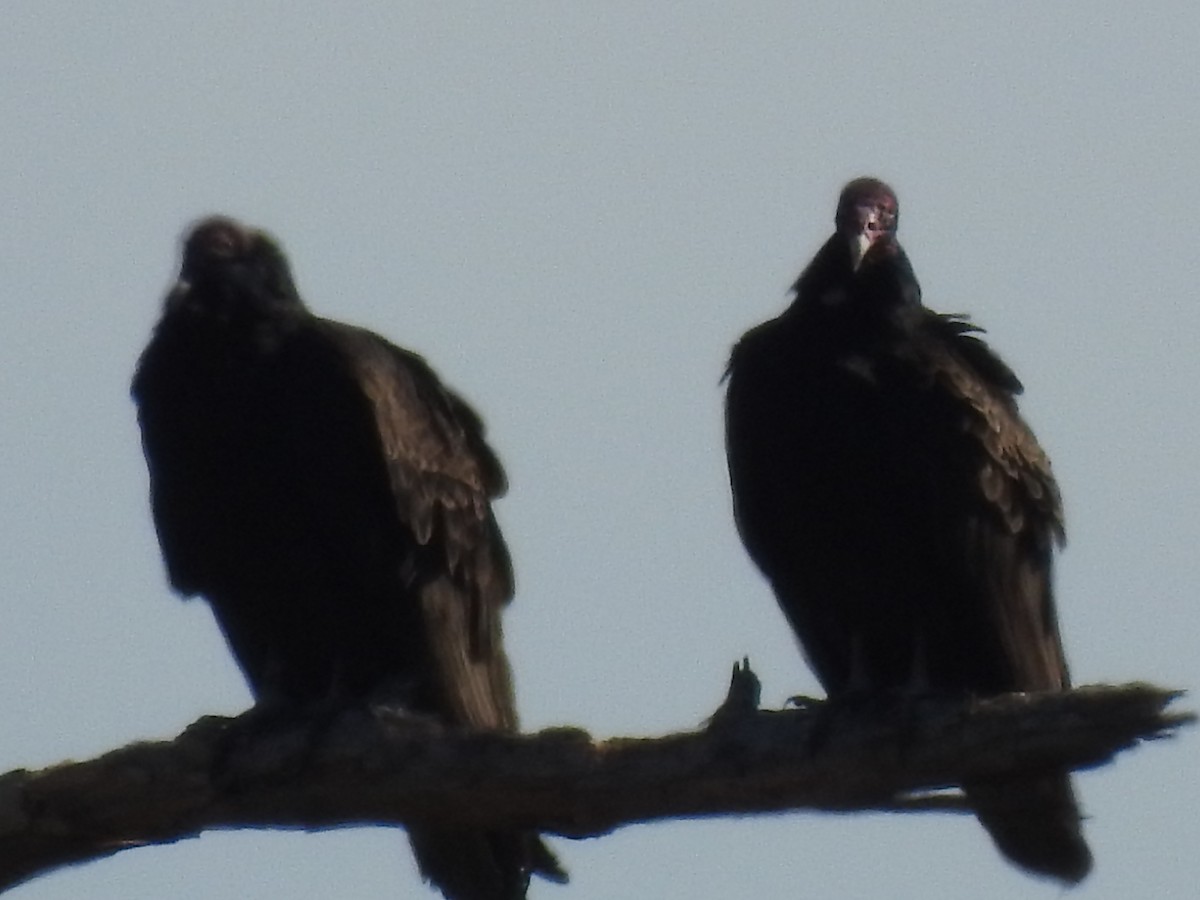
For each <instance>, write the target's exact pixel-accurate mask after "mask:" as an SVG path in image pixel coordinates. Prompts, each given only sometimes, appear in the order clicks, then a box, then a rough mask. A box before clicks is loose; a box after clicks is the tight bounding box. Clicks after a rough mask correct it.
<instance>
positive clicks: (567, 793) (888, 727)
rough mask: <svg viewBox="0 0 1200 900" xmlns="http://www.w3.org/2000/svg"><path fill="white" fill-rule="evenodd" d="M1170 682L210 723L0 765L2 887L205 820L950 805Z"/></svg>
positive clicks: (612, 820)
mask: <svg viewBox="0 0 1200 900" xmlns="http://www.w3.org/2000/svg"><path fill="white" fill-rule="evenodd" d="M1178 696H1179V693H1178V692H1175V691H1169V690H1164V689H1162V688H1157V687H1154V686H1151V685H1145V684H1130V685H1125V686H1121V687H1109V686H1097V687H1087V688H1081V689H1078V690H1074V691H1070V692H1067V693H1061V694H1041V695H1025V694H1012V695H1006V696H1002V697H997V698H993V699H988V700H974V701H958V700H945V699H921V700H908V701H902V700H897V701H893V702H890V703H888V702H882V701H879V702H871V703H867V704H856V705H854V706H852V707H845V706H831V705H829V704H825V703H821V702H817V701H811V702H806V703H804V704H803V707H802V708H800V709H791V710H784V711H775V712H770V711H758V710H757V709H756V708H755V707H756V706H757V680H756V679H754V676H753V675H752V673H750V672H749V669H748V668H747V669H745V670H740V669H738V670H735V677H734V683H733V686H732V687H731V689H730V696H729V698H728V699H727V700H726V702H725V703H724V704H723V705H722V707H721V709H719V710H718V711H717V713H716V715H714V716H713V719H712V720H711V721H710V722H709V724H708V726H707V727H706V728H705V729H703V730H701V731H696V732H688V733H683V734H674V735H668V736H666V737H661V738H653V739H648V738H614V739H610V740H596V739H594V738H592V737H591V736H590V735H588V734H587V733H586V732H584V731H582V730H578V729H571V728H556V729H548V730H546V731H542V732H539V733H538V734H532V735H500V734H481V733H466V732H455V731H447V730H445V729H442V728H440V727H438V726H437V725H436V724H433V723H430V722H428V721H425V720H421V719H416V718H414V717H412V716H409V715H405V714H403V713H401V712H398V711H395V710H389V709H382V708H375V709H371V710H364V709H358V710H340V711H329V710H326V711H325V712H324V713H317V714H315V715H313V716H311V717H305V718H300V717H295V718H287V717H284V716H280V715H270V714H264V713H257V712H251V713H247V714H245V715H243V716H240V717H238V718H236V719H225V718H216V717H206V718H203V719H200V720H199V721H197V722H196V723H195V724H193V725H192V726H190V727H189V728H188V729H187V730H186V731H184V732H183V734H181V735H180V736H179V737H178V738H176V739H175V740H173V741H169V742H161V743H136V744H131V745H129V746H127V747H123V748H121V749H119V750H114V751H112V752H110V753H107V754H105V755H103V756H101V757H99V758H97V759H94V760H89V761H86V762H67V763H62V764H60V765H57V766H53V767H51V768H48V769H43V770H41V771H38V772H29V771H26V770H17V771H14V772H9V773H8V774H6V775H3V776H0V891H2V890H5V889H7V888H9V887H12V886H14V885H16V884H19V883H20V882H22V881H25V880H27V879H29V878H31V877H33V876H35V875H38V874H41V873H43V872H46V871H48V870H50V869H53V868H55V867H57V866H62V865H66V864H70V863H75V862H80V861H83V860H88V859H95V858H99V857H103V856H107V855H110V854H113V853H116V852H117V851H119V850H123V849H127V848H130V847H135V846H142V845H145V844H154V843H165V842H171V841H177V840H180V839H183V838H188V837H195V836H196V835H198V834H199V833H200V832H202V831H205V830H207V829H214V828H265V827H273V828H296V829H324V828H335V827H342V826H349V825H362V824H384V825H399V824H402V823H404V822H416V821H427V822H438V823H453V824H455V825H471V826H486V827H499V826H505V827H512V826H520V827H536V828H538V829H541V830H544V831H549V832H557V833H559V834H562V835H566V836H569V837H586V836H593V835H598V834H602V833H604V832H606V831H610V830H612V829H614V828H617V827H620V826H622V825H627V824H631V823H634V822H645V821H650V820H655V819H669V818H679V817H693V816H722V815H745V814H750V813H761V812H777V811H781V810H799V809H810V810H840V811H850V810H889V811H898V812H902V811H913V810H956V809H962V808H963V804H962V801H961V797H960V796H959V795H958V794H957V793H945V792H942V793H935V792H938V791H941V790H942V789H944V788H948V787H951V786H953V785H956V784H959V783H961V782H962V781H964V780H972V781H977V780H980V779H985V778H988V777H992V776H996V775H1000V774H1003V773H1011V772H1013V771H1016V770H1022V771H1028V770H1037V769H1043V768H1059V769H1061V768H1070V769H1079V768H1086V767H1091V766H1097V765H1101V764H1103V763H1105V762H1108V761H1109V760H1110V759H1112V757H1113V756H1114V755H1115V754H1116V753H1117V752H1119V751H1121V750H1124V749H1128V748H1130V747H1133V746H1134V745H1135V744H1137V743H1138V742H1139V741H1142V740H1147V739H1153V738H1159V737H1163V736H1166V735H1169V734H1171V733H1173V732H1174V731H1175V730H1176V729H1177V728H1178V727H1180V726H1182V725H1184V724H1187V723H1190V722H1192V721H1193V719H1194V717H1193V716H1192V715H1191V714H1187V713H1171V712H1167V710H1166V708H1167V706H1168V705H1169V704H1170V703H1171V702H1172V701H1173V700H1174V699H1176V698H1177V697H1178Z"/></svg>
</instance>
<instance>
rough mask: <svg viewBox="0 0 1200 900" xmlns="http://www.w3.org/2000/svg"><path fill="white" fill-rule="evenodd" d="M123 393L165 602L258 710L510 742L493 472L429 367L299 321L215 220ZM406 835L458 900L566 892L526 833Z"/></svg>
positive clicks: (307, 317) (277, 280)
mask: <svg viewBox="0 0 1200 900" xmlns="http://www.w3.org/2000/svg"><path fill="white" fill-rule="evenodd" d="M133 396H134V399H135V401H136V403H137V407H138V422H139V424H140V425H141V429H142V442H143V447H144V449H145V454H146V462H147V465H148V467H149V470H150V499H151V506H152V510H153V514H154V522H155V526H156V528H157V531H158V538H159V543H160V544H161V546H162V551H163V557H164V559H165V562H166V567H167V573H168V576H169V578H170V581H171V584H172V586H173V587H174V588H175V589H176V590H177V591H179V593H181V594H183V595H185V596H191V595H200V596H202V597H204V598H205V599H207V600H208V602H209V603H210V604H211V606H212V609H213V612H214V613H215V615H216V619H217V622H218V623H219V624H220V627H221V629H222V631H223V632H224V634H225V638H226V640H227V641H228V643H229V647H230V649H231V650H232V651H233V655H234V657H235V658H236V659H237V662H238V664H239V665H240V666H241V669H242V672H243V673H244V674H245V676H246V679H247V681H248V682H249V684H250V688H251V690H252V692H253V693H254V696H255V698H256V699H257V700H258V701H259V702H260V703H266V704H282V705H290V706H293V707H296V706H302V705H308V704H320V703H330V702H334V703H338V702H347V703H356V702H367V701H370V700H372V699H380V700H383V699H390V700H397V699H398V700H400V701H401V702H403V703H404V704H405V705H406V706H407V708H409V709H411V710H413V711H415V712H418V713H423V714H429V715H433V716H435V717H437V718H438V719H440V720H441V721H443V722H445V723H446V724H448V725H450V726H463V727H469V728H478V729H497V730H504V731H512V730H515V729H516V727H517V717H516V712H515V708H514V701H513V693H512V686H511V681H510V672H509V666H508V660H507V659H506V657H505V654H504V648H503V645H502V640H501V628H500V613H501V609H502V607H504V605H505V604H506V603H507V602H508V601H509V599H510V598H511V596H512V590H513V581H512V569H511V565H510V561H509V555H508V551H507V549H506V547H505V544H504V541H503V539H502V538H501V536H500V531H499V529H498V527H497V524H496V520H495V519H494V518H493V516H492V510H491V507H490V500H491V498H493V497H496V496H498V495H500V494H501V493H503V491H504V488H505V478H504V472H503V470H502V469H501V467H500V463H499V462H498V460H497V459H496V456H495V455H494V453H493V452H492V450H491V448H490V447H489V446H488V445H487V443H486V442H485V440H484V429H483V425H482V423H481V421H480V419H479V417H478V416H477V415H476V414H475V412H474V411H473V410H472V409H471V408H470V407H469V406H468V405H467V404H466V403H465V402H464V401H463V400H461V399H460V398H459V397H457V396H456V395H455V394H453V393H452V392H451V391H449V390H448V389H447V388H446V387H444V386H443V385H442V383H441V382H440V381H439V380H438V378H437V376H436V375H435V374H434V373H433V371H432V370H431V369H430V368H429V366H428V365H426V363H425V362H424V360H422V359H421V357H419V356H417V355H415V354H413V353H410V352H408V351H406V350H402V349H401V348H399V347H396V346H393V345H392V344H390V343H388V342H387V341H386V340H384V339H383V338H381V337H379V336H378V335H376V334H373V333H371V332H369V331H365V330H363V329H361V328H355V327H352V326H350V325H344V324H341V323H338V322H332V321H329V320H327V319H321V318H318V317H317V316H315V315H313V314H312V313H311V312H309V310H308V309H307V308H306V307H305V305H304V303H303V302H302V301H301V299H300V297H299V295H298V294H297V292H296V288H295V286H294V284H293V283H292V277H291V274H290V271H289V267H288V262H287V259H286V258H285V257H284V255H283V252H282V251H281V250H280V248H279V247H278V246H277V245H276V243H275V242H274V241H273V240H272V239H271V238H270V237H269V236H268V235H266V234H264V233H262V232H260V231H256V230H253V229H250V228H247V227H245V226H243V225H241V224H239V223H238V222H235V221H233V220H230V219H226V218H221V217H214V218H210V219H207V220H205V221H203V222H201V223H199V224H198V225H197V226H196V227H195V228H194V229H193V230H192V231H191V233H190V234H189V235H188V236H187V237H186V239H185V241H184V246H183V264H182V270H181V272H180V276H179V280H178V282H177V283H176V284H175V286H174V287H173V288H172V290H171V291H170V293H169V294H168V296H167V298H166V304H165V309H164V312H163V315H162V318H161V320H160V321H159V323H158V325H157V327H156V328H155V331H154V335H153V337H152V339H151V341H150V344H149V346H148V347H147V348H146V350H145V352H144V353H143V354H142V357H141V360H140V361H139V363H138V367H137V373H136V375H135V376H134V380H133ZM409 839H410V841H411V842H412V845H413V849H414V852H415V853H416V857H417V861H418V864H419V866H420V869H421V871H422V873H423V874H424V876H425V877H426V878H427V879H429V880H430V881H431V882H433V883H434V884H435V885H436V886H437V887H438V888H440V889H441V891H442V893H443V894H445V896H446V897H448V898H451V900H516V898H522V897H524V896H525V891H526V886H527V883H528V880H529V876H530V874H538V875H541V876H543V877H546V878H549V879H551V880H554V881H565V880H566V876H565V874H564V873H563V872H562V870H561V869H560V868H559V867H558V864H557V862H556V860H555V859H554V857H553V855H552V854H551V853H550V851H549V850H548V849H547V848H546V847H545V846H544V845H543V844H542V842H541V840H540V838H539V837H538V836H537V835H536V834H533V833H506V832H477V831H460V830H454V829H449V828H428V827H416V828H412V829H410V830H409Z"/></svg>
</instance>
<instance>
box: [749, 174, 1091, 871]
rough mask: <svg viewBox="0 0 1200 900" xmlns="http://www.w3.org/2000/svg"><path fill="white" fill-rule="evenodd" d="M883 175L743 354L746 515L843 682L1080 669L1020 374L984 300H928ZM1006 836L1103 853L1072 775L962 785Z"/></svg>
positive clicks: (1044, 864) (763, 562)
mask: <svg viewBox="0 0 1200 900" xmlns="http://www.w3.org/2000/svg"><path fill="white" fill-rule="evenodd" d="M898 217H899V208H898V204H897V201H896V195H895V194H894V193H893V192H892V190H891V189H890V188H889V187H888V186H887V185H886V184H884V183H883V182H880V181H877V180H875V179H873V178H860V179H857V180H855V181H852V182H850V183H849V184H848V185H847V186H846V187H845V189H844V190H843V191H842V194H841V198H840V200H839V201H838V207H837V213H836V217H835V222H836V231H835V233H834V234H833V236H832V237H830V238H829V240H828V241H827V242H826V243H825V245H824V246H823V247H822V248H821V249H820V251H818V253H817V255H816V257H815V258H814V259H813V260H812V262H811V263H809V265H808V267H807V268H806V269H805V270H804V272H803V273H802V274H801V275H800V278H799V280H798V281H797V282H796V284H795V287H794V290H795V300H794V302H793V303H792V304H791V306H790V307H788V309H786V310H785V311H784V312H783V314H782V315H780V316H779V317H778V318H775V319H772V320H771V321H769V322H765V323H763V324H761V325H759V326H757V327H756V328H753V329H751V330H750V331H749V332H747V333H746V334H745V335H744V336H743V337H742V338H741V340H740V341H738V343H737V345H736V346H735V347H734V350H733V354H732V357H731V359H730V363H729V370H728V381H729V383H728V394H727V397H726V449H727V453H728V458H729V475H730V482H731V485H732V490H733V504H734V515H735V518H736V521H737V526H738V530H739V532H740V534H741V537H742V540H743V542H744V543H745V545H746V548H747V550H748V551H749V553H750V556H751V557H752V558H753V559H754V562H755V563H756V564H757V565H758V567H759V568H760V569H761V570H762V571H763V573H764V574H765V575H766V577H767V579H768V580H769V581H770V583H771V586H772V588H773V589H774V591H775V595H776V597H777V598H778V600H779V604H780V606H781V607H782V609H783V612H784V614H785V615H786V616H787V619H788V621H789V623H790V624H791V626H792V629H793V630H794V631H795V633H796V635H797V637H798V638H799V640H800V643H801V645H802V646H803V648H804V651H805V653H806V655H807V658H808V661H809V663H810V665H811V666H812V668H813V669H814V671H815V673H816V675H817V677H818V679H819V680H820V681H821V684H822V685H823V686H824V688H825V690H826V691H827V692H828V694H829V696H830V697H831V698H833V699H837V698H840V697H845V696H848V695H849V696H855V695H858V696H863V695H870V694H872V693H883V692H896V691H899V692H907V691H924V690H928V691H935V692H944V693H967V694H971V695H988V694H997V693H1003V692H1007V691H1053V690H1062V689H1065V688H1067V687H1069V680H1068V675H1067V664H1066V661H1065V659H1064V656H1063V649H1062V643H1061V640H1060V638H1059V633H1058V623H1057V619H1056V615H1055V610H1054V600H1053V595H1052V591H1051V563H1052V556H1053V552H1054V550H1055V545H1056V544H1059V543H1061V541H1062V539H1063V524H1062V510H1061V505H1060V499H1059V493H1058V487H1057V486H1056V484H1055V482H1054V477H1053V475H1052V474H1051V471H1050V463H1049V460H1048V459H1047V458H1046V455H1045V454H1044V453H1043V452H1042V450H1041V448H1040V447H1039V446H1038V444H1037V441H1036V440H1035V438H1034V436H1033V433H1032V432H1031V431H1030V430H1029V428H1028V426H1027V425H1026V424H1025V423H1024V421H1022V419H1021V417H1020V415H1019V413H1018V411H1017V404H1016V400H1015V396H1016V395H1017V394H1019V393H1020V391H1021V383H1020V382H1019V381H1018V380H1017V378H1016V376H1015V375H1014V374H1013V373H1012V372H1011V371H1010V370H1009V368H1008V367H1007V366H1006V365H1005V364H1004V363H1003V362H1002V361H1001V360H1000V359H999V358H998V357H997V356H996V355H995V354H994V353H992V351H991V350H990V349H989V348H988V347H987V345H986V344H985V343H984V342H983V341H982V340H981V339H980V338H979V337H978V336H977V335H978V333H979V331H980V329H979V328H977V327H975V326H973V325H971V324H970V323H969V322H968V321H967V320H966V319H965V318H963V317H959V316H952V315H941V314H938V313H935V312H932V311H931V310H929V309H927V308H926V307H924V306H923V305H922V304H921V289H920V287H919V285H918V284H917V280H916V277H915V276H914V274H913V270H912V267H911V266H910V265H909V262H908V258H907V257H906V256H905V254H904V251H903V249H902V248H901V247H900V244H899V243H898V242H897V239H896V226H897V221H898ZM963 787H964V790H965V792H966V795H967V798H968V800H969V802H970V803H971V805H972V807H973V808H974V810H975V812H976V814H977V815H978V817H979V819H980V821H981V822H982V823H983V825H984V827H985V828H986V829H987V830H988V832H989V833H990V834H991V836H992V838H993V840H995V842H996V844H997V846H998V847H999V848H1000V850H1001V852H1002V853H1004V854H1005V855H1006V856H1007V857H1008V858H1009V859H1011V860H1012V861H1013V862H1015V863H1017V864H1018V865H1020V866H1023V867H1025V868H1026V869H1029V870H1031V871H1033V872H1036V873H1039V874H1043V875H1049V876H1052V877H1055V878H1058V879H1061V880H1062V881H1065V882H1070V883H1074V882H1078V881H1080V880H1082V879H1083V878H1084V876H1086V875H1087V873H1088V871H1089V869H1090V867H1091V854H1090V852H1089V850H1088V848H1087V845H1086V843H1085V842H1084V839H1083V835H1082V833H1081V829H1080V821H1079V809H1078V806H1077V804H1076V801H1075V797H1074V793H1073V791H1072V787H1071V782H1070V780H1069V778H1068V776H1067V774H1066V773H1065V772H1059V771H1051V772H1045V773H1036V774H1030V773H1021V774H1014V775H1012V776H1006V777H1005V778H1003V779H999V780H996V781H994V782H987V783H983V782H980V783H971V784H967V785H964V786H963Z"/></svg>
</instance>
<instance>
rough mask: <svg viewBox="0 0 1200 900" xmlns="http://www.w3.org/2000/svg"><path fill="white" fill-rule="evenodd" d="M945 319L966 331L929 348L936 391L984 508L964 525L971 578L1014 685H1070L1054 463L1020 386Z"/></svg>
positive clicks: (982, 346) (1059, 507) (978, 343)
mask: <svg viewBox="0 0 1200 900" xmlns="http://www.w3.org/2000/svg"><path fill="white" fill-rule="evenodd" d="M928 315H930V316H933V315H934V314H932V313H929V314H928ZM938 319H941V320H942V321H943V322H946V321H947V320H948V321H949V322H950V323H952V324H954V325H956V326H959V327H958V328H956V331H957V333H956V334H955V335H954V336H953V337H952V338H950V339H949V340H947V337H948V336H947V335H946V334H945V333H944V332H943V333H942V334H940V335H938V337H939V338H940V340H939V341H938V346H932V345H929V344H925V345H924V347H923V348H922V349H923V350H924V351H925V352H924V353H923V358H924V360H925V364H926V365H928V366H929V367H930V370H931V373H932V378H933V381H934V385H935V390H936V389H940V390H942V391H944V392H946V394H947V395H948V396H949V398H950V399H951V400H952V401H954V404H955V406H956V407H957V408H959V409H960V410H961V422H962V430H963V433H964V435H965V436H966V437H967V438H969V439H970V441H971V443H972V445H973V447H974V452H973V454H972V458H973V459H974V460H975V463H974V465H975V467H976V472H975V479H976V486H977V490H978V493H979V499H980V501H981V502H982V506H983V507H984V509H985V510H986V512H985V513H984V514H983V515H982V516H977V517H969V518H968V520H967V522H966V523H965V525H966V529H965V533H964V543H963V548H964V551H965V553H966V554H967V565H968V571H975V572H977V573H980V575H981V579H982V584H981V588H982V590H983V592H984V594H985V595H986V605H987V607H988V610H987V611H988V612H989V613H990V616H991V618H992V620H993V622H992V624H993V627H994V628H995V629H996V632H997V634H998V636H999V638H1000V643H1001V646H1002V648H1003V654H1004V656H1005V658H1006V659H1005V663H1006V665H1007V667H1008V668H1010V670H1011V675H1012V680H1013V682H1014V683H1013V684H1012V685H1011V687H1012V688H1013V689H1017V690H1057V689H1062V688H1065V687H1068V686H1069V684H1070V679H1069V675H1068V671H1067V664H1066V658H1065V655H1064V653H1063V649H1062V641H1061V638H1060V636H1059V630H1058V621H1057V615H1056V613H1055V609H1054V601H1053V590H1052V584H1051V580H1052V566H1053V561H1052V552H1053V545H1054V544H1055V543H1062V541H1063V540H1064V527H1063V514H1062V500H1061V495H1060V493H1059V489H1058V485H1057V483H1056V481H1055V479H1054V474H1053V471H1052V470H1051V466H1050V459H1049V457H1048V456H1047V455H1046V453H1045V452H1044V451H1043V450H1042V448H1041V446H1040V445H1039V444H1038V442H1037V439H1036V438H1035V437H1034V434H1033V432H1032V430H1031V429H1030V428H1029V426H1028V425H1027V424H1026V423H1025V422H1024V420H1023V419H1022V418H1021V416H1020V413H1019V411H1018V409H1017V404H1016V400H1015V398H1014V394H1015V393H1016V392H1017V391H1019V390H1020V383H1019V382H1017V381H1016V378H1015V377H1013V376H1011V373H1009V370H1008V369H1007V367H1006V366H1004V364H1003V363H1002V362H1001V361H1000V360H999V358H998V357H996V356H995V355H994V354H992V352H991V351H990V350H989V349H988V348H987V346H986V345H985V344H984V343H983V342H982V341H980V340H978V339H976V338H974V337H971V336H969V335H967V334H964V333H963V331H965V329H963V328H961V325H962V323H960V322H958V321H956V320H954V319H951V318H950V317H945V316H939V317H938ZM971 330H978V329H974V328H973V327H972V329H971ZM918 346H920V345H919V344H918ZM1004 373H1008V380H1006V379H1004Z"/></svg>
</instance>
